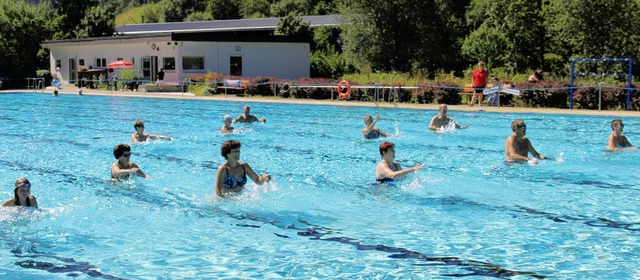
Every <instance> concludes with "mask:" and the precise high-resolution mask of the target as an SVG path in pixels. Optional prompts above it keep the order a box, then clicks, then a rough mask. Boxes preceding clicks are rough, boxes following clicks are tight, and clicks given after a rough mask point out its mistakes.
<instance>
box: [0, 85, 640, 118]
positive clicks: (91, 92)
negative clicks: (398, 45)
mask: <svg viewBox="0 0 640 280" xmlns="http://www.w3.org/2000/svg"><path fill="white" fill-rule="evenodd" d="M78 91H79V89H78V88H77V87H75V86H73V85H64V87H63V88H62V89H61V90H59V93H60V94H75V95H77V94H78ZM1 92H7V93H8V92H36V93H44V94H51V95H53V88H51V87H48V88H47V89H45V90H44V91H43V90H37V91H34V90H4V91H0V93H1ZM82 93H83V95H88V96H123V97H142V98H144V97H151V98H173V99H193V100H212V101H216V100H224V101H234V102H264V103H289V104H311V105H334V106H361V107H380V108H404V109H416V110H436V111H437V110H438V105H437V104H417V103H399V104H393V103H386V102H380V103H378V105H376V104H375V103H374V102H362V101H347V100H340V99H334V100H329V99H327V100H315V99H301V98H281V97H264V96H252V97H243V96H241V95H240V96H237V95H235V94H229V95H224V94H221V95H211V96H196V95H194V94H192V93H189V92H186V93H181V92H136V91H107V90H96V89H87V88H83V89H82ZM336 98H337V97H336ZM448 108H449V111H471V112H474V111H476V112H477V111H484V112H499V113H537V114H569V115H593V116H612V117H640V112H639V111H607V110H602V111H598V110H584V109H573V110H571V109H558V108H531V107H495V106H486V105H483V106H480V107H479V106H477V105H475V106H469V105H449V106H448Z"/></svg>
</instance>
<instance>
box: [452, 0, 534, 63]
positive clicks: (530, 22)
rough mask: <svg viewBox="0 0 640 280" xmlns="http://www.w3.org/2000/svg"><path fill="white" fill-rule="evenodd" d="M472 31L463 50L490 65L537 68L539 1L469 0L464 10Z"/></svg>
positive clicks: (464, 43)
mask: <svg viewBox="0 0 640 280" xmlns="http://www.w3.org/2000/svg"><path fill="white" fill-rule="evenodd" d="M466 17H467V26H468V27H470V28H471V30H472V31H471V33H470V34H469V35H467V36H466V38H465V39H464V42H463V44H462V53H463V54H464V55H465V56H466V58H467V59H468V60H469V61H471V62H475V61H478V60H485V61H486V62H487V63H488V64H489V66H491V67H502V66H505V65H508V66H509V67H510V68H517V69H519V70H523V69H530V68H539V67H541V66H542V60H543V54H544V49H545V48H544V45H545V41H544V36H543V35H544V22H543V20H542V1H541V0H472V1H471V3H470V5H469V7H468V10H467V13H466Z"/></svg>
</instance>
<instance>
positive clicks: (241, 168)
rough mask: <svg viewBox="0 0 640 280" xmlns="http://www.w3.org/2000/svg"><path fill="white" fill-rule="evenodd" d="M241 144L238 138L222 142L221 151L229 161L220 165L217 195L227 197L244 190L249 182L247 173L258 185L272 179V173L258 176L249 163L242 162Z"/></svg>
mask: <svg viewBox="0 0 640 280" xmlns="http://www.w3.org/2000/svg"><path fill="white" fill-rule="evenodd" d="M240 146H241V145H240V142H238V141H236V140H227V141H224V143H223V144H222V148H221V149H220V153H221V154H222V156H223V157H224V158H225V159H226V160H227V161H226V162H225V163H223V164H221V165H220V167H218V173H217V174H216V186H215V193H216V195H217V196H220V197H225V196H228V195H230V194H232V193H239V192H240V191H242V190H243V189H244V186H245V184H247V175H248V176H249V178H251V180H253V182H255V183H256V184H258V185H262V184H264V183H265V182H269V181H271V175H269V174H262V175H260V176H258V175H257V174H256V173H255V172H254V171H253V169H251V166H249V164H248V163H246V162H240Z"/></svg>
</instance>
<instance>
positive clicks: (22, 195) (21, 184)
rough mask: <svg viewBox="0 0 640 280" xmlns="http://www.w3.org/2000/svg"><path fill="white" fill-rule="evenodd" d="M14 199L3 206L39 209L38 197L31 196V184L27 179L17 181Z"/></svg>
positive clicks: (10, 199) (8, 200)
mask: <svg viewBox="0 0 640 280" xmlns="http://www.w3.org/2000/svg"><path fill="white" fill-rule="evenodd" d="M13 194H14V197H12V198H9V199H7V200H6V201H5V202H4V203H2V206H9V207H10V206H27V207H33V208H38V201H37V200H36V197H35V196H33V195H31V183H30V182H29V180H27V178H19V179H18V180H16V184H15V188H14V189H13Z"/></svg>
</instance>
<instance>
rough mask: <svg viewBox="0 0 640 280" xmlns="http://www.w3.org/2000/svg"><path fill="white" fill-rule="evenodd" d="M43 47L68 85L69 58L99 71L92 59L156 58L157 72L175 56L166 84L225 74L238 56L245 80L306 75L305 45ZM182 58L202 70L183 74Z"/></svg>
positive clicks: (160, 42) (137, 62) (158, 43)
mask: <svg viewBox="0 0 640 280" xmlns="http://www.w3.org/2000/svg"><path fill="white" fill-rule="evenodd" d="M138 41H140V40H138ZM167 43H170V44H169V45H168V44H167ZM153 44H155V45H156V48H155V50H154V49H152V45H153ZM45 46H46V47H48V48H49V49H50V51H51V52H50V63H51V73H52V74H57V76H58V77H59V78H61V81H62V83H63V84H68V83H69V58H74V59H75V60H76V64H77V65H78V66H77V67H78V69H81V68H83V67H84V68H89V66H91V67H92V68H94V69H97V68H99V67H97V66H96V62H95V59H96V58H106V60H107V63H110V62H112V61H115V60H116V59H117V58H123V59H124V60H129V61H130V60H131V59H132V58H133V59H134V61H133V62H134V64H135V65H134V68H135V69H142V59H141V58H142V57H145V56H157V57H158V69H159V68H161V67H162V61H163V60H162V58H163V57H175V63H176V69H175V70H165V81H166V82H168V83H174V82H175V83H177V82H180V81H182V80H183V79H184V77H185V76H186V75H188V74H189V73H197V74H204V73H206V72H208V71H211V72H217V73H221V74H225V75H229V71H230V66H229V59H230V57H231V56H241V57H242V64H243V65H242V74H243V77H247V78H252V77H259V76H267V77H277V78H289V79H294V78H304V77H309V75H310V69H309V68H310V57H309V56H310V51H309V44H307V43H245V42H237V43H233V42H178V44H177V45H176V44H175V43H174V42H173V41H170V40H169V39H168V38H163V39H156V40H155V41H142V42H126V41H125V42H123V40H96V41H90V42H82V43H76V44H74V43H66V42H62V43H48V44H45ZM182 56H204V60H205V61H204V62H205V70H203V71H184V72H183V71H182ZM57 59H60V60H61V63H62V65H61V66H62V67H60V69H56V60H57ZM80 59H84V61H85V64H84V66H80V65H79V60H80ZM100 68H106V67H100ZM114 73H117V70H116V71H115V72H114Z"/></svg>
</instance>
